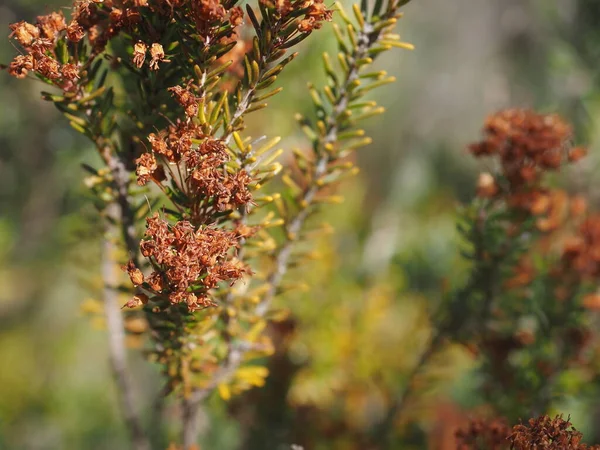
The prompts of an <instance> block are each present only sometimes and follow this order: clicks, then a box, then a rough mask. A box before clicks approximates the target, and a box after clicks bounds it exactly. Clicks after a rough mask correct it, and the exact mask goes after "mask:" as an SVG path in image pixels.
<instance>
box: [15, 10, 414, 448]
mask: <svg viewBox="0 0 600 450" xmlns="http://www.w3.org/2000/svg"><path fill="white" fill-rule="evenodd" d="M405 3H407V2H406V1H397V0H392V1H390V2H387V3H384V2H381V1H377V2H375V3H374V4H373V5H369V4H367V3H366V2H363V3H362V4H361V5H360V6H358V5H353V6H352V8H351V9H352V11H351V13H346V12H345V11H344V8H343V7H342V6H341V5H339V4H336V5H335V7H333V8H332V7H330V6H327V5H325V4H324V3H322V2H321V1H312V0H309V1H304V0H298V1H275V2H269V1H260V2H259V3H258V4H257V5H249V4H248V5H246V6H245V8H244V9H243V8H242V7H240V6H236V5H235V2H227V1H222V2H221V1H212V0H206V1H199V2H196V1H162V0H156V1H151V0H150V1H147V0H135V1H119V2H116V1H87V0H85V1H78V2H76V3H75V4H74V6H73V8H72V11H71V17H69V18H66V17H65V16H64V15H63V13H62V12H55V13H51V14H48V15H45V16H39V17H38V18H37V20H36V22H35V23H34V24H31V23H28V22H24V21H21V22H17V23H14V24H12V25H11V35H10V37H12V38H13V39H14V41H15V42H16V43H17V44H18V45H19V47H20V49H21V51H20V54H19V55H18V56H16V57H15V59H14V60H13V61H12V63H11V64H10V66H9V67H8V70H9V72H10V74H11V75H13V76H15V77H17V78H25V77H34V78H37V79H38V80H40V81H42V82H43V83H45V84H47V85H48V86H49V87H51V88H52V90H51V91H50V92H43V97H44V99H46V100H48V101H50V102H53V103H54V105H55V106H56V107H57V108H58V109H59V110H60V111H61V112H62V114H63V115H64V116H65V118H66V119H67V120H68V121H69V123H70V124H71V126H72V127H73V128H74V129H75V130H77V131H78V132H80V133H82V134H83V135H84V136H86V137H87V138H88V139H89V140H90V141H91V142H92V143H93V144H94V146H95V147H96V149H97V152H98V155H99V156H100V158H101V160H102V164H103V165H102V166H100V167H92V166H88V165H85V166H84V168H85V169H86V170H87V171H88V172H89V173H90V176H89V177H88V178H87V179H86V185H87V186H88V187H89V188H90V189H91V191H92V193H93V194H94V197H93V201H94V204H95V206H96V207H97V208H98V210H99V213H100V215H101V217H102V219H103V223H104V229H105V236H104V244H103V256H102V258H103V263H102V275H103V282H104V284H105V289H104V308H105V316H106V324H107V328H108V334H109V344H110V355H111V365H112V369H113V373H114V377H115V381H116V384H117V386H118V388H119V391H120V400H121V406H122V409H123V413H124V418H125V422H126V424H127V427H128V429H129V431H130V434H131V439H132V446H133V447H134V448H138V449H144V448H150V442H149V440H148V438H147V435H148V433H147V431H146V430H145V429H144V428H145V427H144V424H143V423H142V420H141V418H140V414H139V412H138V411H137V406H136V402H135V400H134V398H133V395H134V383H133V381H132V377H131V374H129V373H128V370H127V364H126V351H125V346H124V334H125V331H126V330H127V331H128V332H130V333H135V334H138V335H140V334H143V335H145V336H147V337H148V346H147V348H146V353H147V354H148V358H149V359H150V360H152V361H154V362H156V363H158V364H159V365H160V367H161V370H162V374H163V377H164V388H163V390H162V392H161V393H160V395H161V396H171V397H177V398H178V399H180V401H181V411H182V413H181V429H182V435H181V443H182V444H183V448H186V449H187V448H192V447H193V446H194V445H195V444H196V442H197V436H198V428H197V426H198V418H197V414H198V410H199V407H200V405H201V404H202V402H203V400H204V399H206V398H207V397H208V396H209V395H211V394H212V393H213V392H215V391H218V392H219V394H220V396H221V397H222V398H223V399H225V400H228V399H229V398H230V397H231V396H232V395H235V394H239V393H240V392H242V391H245V390H247V389H250V388H252V387H255V386H262V385H263V384H264V379H265V377H266V376H267V373H268V372H267V370H266V368H265V367H264V366H263V365H262V364H261V361H262V359H263V358H264V357H266V356H269V355H270V354H271V353H272V352H273V344H272V343H271V341H270V339H269V338H268V336H267V335H265V334H264V332H263V331H264V329H265V327H266V324H267V321H268V320H269V319H270V318H271V316H272V314H273V312H274V311H273V308H272V300H273V298H274V297H275V296H277V295H279V294H281V293H283V292H285V291H287V290H290V289H293V288H294V285H293V284H286V282H285V281H284V276H285V275H286V273H287V271H288V269H289V268H291V267H294V266H296V265H298V264H300V263H302V262H303V261H306V260H309V259H310V245H307V244H303V245H297V244H298V243H308V244H309V243H310V241H311V240H312V239H314V236H315V235H317V234H318V233H319V232H321V231H323V230H324V229H323V227H322V226H319V225H315V224H314V223H312V222H311V220H310V218H311V217H312V216H313V215H314V213H315V212H316V211H318V209H319V208H320V206H321V205H326V204H330V203H337V202H339V197H337V196H335V195H333V193H332V186H333V185H335V184H336V183H337V182H339V181H340V180H342V179H344V178H345V177H347V176H349V175H352V174H354V173H355V172H356V168H355V167H354V165H353V164H352V162H351V161H350V160H349V159H348V155H349V154H351V152H352V151H353V150H355V149H358V148H360V147H362V146H364V145H367V144H369V142H370V139H369V138H366V137H365V136H364V134H365V132H364V130H362V129H361V128H359V125H360V123H361V122H362V121H363V120H364V119H367V118H369V117H373V116H376V115H378V114H381V113H382V112H383V109H382V108H380V107H378V106H377V105H376V103H375V102H373V101H371V100H365V99H364V97H365V96H366V95H367V94H369V93H370V91H372V90H373V89H375V88H377V87H380V86H383V85H385V84H388V83H390V82H392V81H394V79H393V77H388V76H387V75H386V74H385V72H383V71H371V72H369V71H367V69H368V67H369V66H370V65H371V64H372V62H373V60H374V59H375V58H376V57H377V56H378V55H379V54H381V53H383V52H385V51H387V50H389V49H391V48H393V47H400V48H407V49H410V48H412V46H411V45H410V44H407V43H404V42H402V41H401V40H400V38H399V36H398V35H396V34H394V33H393V32H392V28H393V27H394V25H395V23H396V21H397V19H398V18H399V17H400V16H401V13H400V12H399V8H400V7H401V6H402V5H404V4H405ZM334 12H335V13H336V14H337V15H338V16H339V21H340V25H337V24H333V31H334V34H335V38H336V40H337V44H338V49H339V53H338V54H337V55H336V58H335V60H334V58H331V57H330V56H329V55H328V54H324V55H323V65H324V68H325V72H326V75H327V84H326V85H325V86H324V87H323V88H322V89H318V88H316V87H315V86H313V85H309V87H308V93H309V94H310V96H311V99H312V101H313V104H314V115H313V116H312V117H300V116H298V117H297V121H298V123H299V124H300V127H301V128H302V130H303V131H304V132H305V134H306V136H307V138H308V142H309V146H308V147H307V148H306V149H301V150H295V151H294V152H293V168H289V169H288V168H286V169H283V167H282V164H281V163H280V162H278V161H277V158H278V157H279V156H280V155H281V153H282V152H283V151H282V150H276V146H277V144H278V142H279V140H280V138H278V137H275V138H264V137H263V138H252V137H251V136H249V135H247V133H246V126H245V120H246V117H247V116H248V115H249V114H251V113H254V112H257V111H259V110H261V109H263V108H265V107H266V106H267V103H266V100H267V99H269V98H270V97H272V96H274V95H276V94H277V93H278V92H280V91H281V89H282V88H283V87H275V86H274V83H276V81H277V78H278V76H279V74H280V73H281V72H282V71H283V70H284V69H286V67H287V66H288V64H290V63H291V62H292V60H293V59H294V58H295V57H296V55H297V53H296V52H293V51H292V50H293V49H294V48H295V47H296V46H298V44H300V43H301V42H302V41H304V40H305V39H306V38H308V37H309V35H310V34H312V32H313V31H315V30H318V29H320V28H321V27H322V25H323V23H324V22H329V21H331V20H332V16H333V15H334ZM272 180H277V182H274V183H269V182H271V181H272ZM265 186H267V187H265ZM271 186H273V187H271ZM144 222H145V231H144V232H143V233H142V230H141V228H142V226H141V225H142V224H143V223H144ZM117 263H118V264H121V265H122V267H123V271H125V272H126V273H127V275H128V276H129V279H130V283H127V284H124V283H123V282H122V280H121V277H120V276H119V273H118V272H117V271H115V264H117ZM123 291H124V292H128V291H129V292H131V295H130V297H129V299H128V300H126V301H121V300H120V299H121V296H120V294H119V292H123ZM121 307H123V308H121Z"/></svg>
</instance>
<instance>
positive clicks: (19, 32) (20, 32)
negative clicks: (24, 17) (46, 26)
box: [9, 21, 40, 48]
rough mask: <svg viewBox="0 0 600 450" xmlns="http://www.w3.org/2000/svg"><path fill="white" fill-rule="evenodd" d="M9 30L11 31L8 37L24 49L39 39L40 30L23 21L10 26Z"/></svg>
mask: <svg viewBox="0 0 600 450" xmlns="http://www.w3.org/2000/svg"><path fill="white" fill-rule="evenodd" d="M9 28H10V29H11V31H12V32H11V33H10V35H9V37H14V38H15V39H16V40H17V41H18V42H19V44H21V45H22V46H23V47H26V48H27V47H29V46H30V45H31V44H32V43H33V41H34V40H35V39H37V38H39V37H40V29H39V28H38V27H36V26H35V25H32V24H30V23H27V22H24V21H21V22H17V23H13V24H10V26H9Z"/></svg>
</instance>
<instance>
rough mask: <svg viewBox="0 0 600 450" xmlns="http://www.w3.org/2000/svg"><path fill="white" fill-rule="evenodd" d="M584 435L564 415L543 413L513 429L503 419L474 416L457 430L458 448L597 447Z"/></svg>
mask: <svg viewBox="0 0 600 450" xmlns="http://www.w3.org/2000/svg"><path fill="white" fill-rule="evenodd" d="M582 438H583V435H582V434H581V433H580V432H579V431H577V430H576V429H575V428H574V427H573V425H572V424H571V422H570V421H569V420H568V419H567V420H564V419H563V417H562V416H556V417H555V418H554V419H551V418H550V417H548V416H540V417H538V418H536V419H529V421H528V422H527V424H519V425H515V426H514V427H513V428H512V429H511V428H510V427H509V426H508V425H507V422H506V420H505V419H504V418H495V419H492V420H483V419H475V420H472V421H471V422H470V424H469V425H468V426H467V427H465V428H464V429H460V430H458V431H457V432H456V439H457V447H456V448H457V450H478V449H485V450H509V449H510V450H531V449H540V450H542V449H543V450H598V449H600V446H598V445H593V446H588V445H587V444H584V443H582V442H581V441H582Z"/></svg>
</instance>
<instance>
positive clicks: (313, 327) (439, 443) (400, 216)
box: [0, 0, 600, 450]
mask: <svg viewBox="0 0 600 450" xmlns="http://www.w3.org/2000/svg"><path fill="white" fill-rule="evenodd" d="M61 5H63V3H62V2H61V1H57V0H51V1H42V0H20V1H16V0H8V1H4V2H2V3H0V29H1V30H4V34H3V36H4V38H2V39H0V62H1V63H8V62H9V61H10V59H11V57H12V56H14V55H15V54H16V49H15V48H13V47H12V45H11V44H10V43H9V41H8V39H7V38H6V37H7V36H8V34H9V30H8V24H9V23H11V22H15V21H18V20H30V21H33V20H34V19H35V16H36V15H39V14H46V13H49V12H51V11H53V10H55V9H57V8H58V7H60V6H61ZM599 23H600V2H599V1H597V0H562V1H559V0H537V1H536V0H502V1H471V0H453V1H446V0H429V1H425V0H413V2H412V3H411V4H409V5H408V6H407V7H406V8H405V18H404V19H402V20H401V22H400V25H399V27H398V29H399V33H400V34H401V35H402V37H403V39H404V40H406V41H409V42H412V43H414V44H415V46H416V51H414V52H406V51H397V52H390V53H388V54H386V55H385V58H386V59H382V60H381V61H379V62H378V66H379V67H380V68H383V69H385V70H387V71H388V72H389V73H390V74H393V75H395V76H396V77H397V78H398V81H397V83H396V84H394V85H391V86H388V87H386V88H384V89H382V90H381V91H380V92H379V97H378V100H379V101H380V103H381V104H383V105H384V106H385V107H386V108H387V113H386V114H385V115H384V116H383V117H382V118H378V119H376V120H374V121H372V122H371V123H370V124H369V132H370V133H371V135H372V136H373V138H374V144H373V145H371V146H370V147H368V148H365V149H363V150H361V151H360V154H359V155H358V159H359V166H360V168H361V174H360V175H359V177H357V178H355V179H354V180H353V181H352V182H351V183H348V184H347V185H346V186H345V187H344V189H345V194H346V202H345V203H344V204H343V205H340V206H336V207H335V208H329V211H328V213H327V214H326V217H324V219H327V220H328V221H329V222H330V223H331V224H332V225H333V226H334V227H335V228H336V229H337V230H338V231H337V233H336V234H334V235H333V236H329V237H328V238H326V239H324V240H323V241H321V242H320V243H319V248H320V250H321V253H322V254H323V255H324V258H322V259H321V260H320V261H319V262H317V263H315V265H314V266H312V267H307V268H305V269H303V270H302V271H301V272H300V273H299V274H298V275H297V277H299V278H302V279H303V280H304V281H305V282H306V283H308V284H309V285H310V286H311V291H310V292H308V293H306V294H295V295H292V296H290V297H288V298H285V299H282V301H281V305H283V304H286V305H287V306H288V307H289V308H290V309H291V311H292V312H293V314H294V317H295V322H294V332H293V333H291V334H290V333H287V334H286V336H287V337H286V339H289V343H288V344H287V345H288V347H289V358H288V360H287V362H286V363H285V364H284V363H282V364H279V365H278V364H274V366H273V369H274V370H273V375H272V379H271V382H270V384H269V387H268V390H267V391H265V392H267V394H264V393H260V392H257V393H253V394H251V395H250V396H249V397H247V399H248V401H250V400H253V401H255V402H256V404H257V405H258V406H256V407H255V408H249V407H248V406H247V405H244V404H241V405H240V404H234V405H233V406H231V407H230V413H232V414H234V417H235V419H232V418H227V416H228V414H227V412H226V410H225V408H224V407H223V406H222V404H221V403H220V402H219V401H218V400H217V399H213V401H211V402H209V404H208V407H207V408H206V413H205V414H204V419H203V429H204V432H203V448H207V449H211V450H212V449H215V450H228V449H235V448H252V449H277V448H289V445H290V444H292V443H294V441H295V439H300V437H302V438H303V439H305V441H304V442H310V446H308V445H307V450H308V449H312V448H315V449H329V448H340V449H346V448H348V449H351V448H357V447H355V446H354V445H355V444H356V441H355V439H354V438H353V435H352V433H351V432H347V431H346V432H344V433H341V434H340V433H337V434H336V431H335V430H336V427H339V426H340V424H343V427H345V428H344V430H357V431H356V432H357V433H359V434H360V432H361V430H365V429H368V427H369V426H370V424H371V423H372V422H373V421H376V420H377V418H378V414H381V411H382V406H381V405H382V403H385V397H386V395H388V394H389V395H391V393H392V392H394V391H395V388H397V387H398V386H401V385H402V384H403V383H404V382H405V377H406V374H407V373H408V371H409V369H410V367H411V365H412V364H413V363H414V361H415V359H416V358H417V355H418V351H419V347H420V345H422V344H423V342H424V341H425V340H426V338H427V335H428V333H429V329H428V327H429V326H428V318H427V315H428V313H427V311H428V310H430V309H431V307H432V305H433V304H434V303H435V301H436V299H437V297H439V293H440V292H441V290H442V287H443V285H444V283H445V281H444V280H445V279H450V280H456V279H460V277H461V273H463V271H461V269H462V268H463V267H464V266H463V263H462V262H461V261H460V258H459V256H458V251H457V245H456V243H457V236H456V234H455V228H454V226H455V225H454V222H455V208H456V206H457V204H458V203H460V202H461V201H468V199H469V198H471V196H472V195H473V185H474V180H475V176H476V174H477V171H478V168H477V166H476V164H475V163H474V162H473V161H472V160H471V159H470V157H469V156H468V155H467V154H466V152H465V146H466V144H467V143H468V142H470V141H473V140H475V139H476V138H477V136H478V130H479V129H480V127H481V124H482V122H483V119H484V117H485V116H486V115H487V114H488V113H490V112H493V111H494V110H496V109H499V108H502V107H507V106H531V107H536V108H539V109H541V110H542V111H555V112H559V113H561V114H562V115H563V116H565V117H567V118H569V119H570V120H571V121H573V122H574V123H575V124H576V129H577V133H578V137H579V138H580V139H581V140H582V141H584V142H586V143H588V144H589V145H590V147H591V148H592V150H593V149H594V147H595V143H596V141H597V132H596V130H597V129H598V127H597V125H596V122H597V120H596V116H597V112H598V109H599V106H600V104H599V100H600V97H599V95H600V90H598V71H597V69H596V65H597V61H598V60H599V58H598V56H600V31H597V30H598V29H600V28H598V27H597V25H598V24H599ZM329 33H330V30H328V29H326V30H323V31H322V32H320V33H319V34H318V35H315V36H314V39H312V40H310V39H309V41H308V42H309V44H308V45H307V46H305V47H304V51H305V53H304V56H302V57H301V58H299V60H298V61H296V62H295V63H293V64H292V65H291V66H290V67H289V70H288V73H287V75H286V76H285V77H284V82H285V83H286V88H285V90H284V93H282V94H281V95H280V96H279V97H278V98H276V99H275V100H274V101H273V102H272V108H270V109H269V111H270V112H267V113H266V115H262V116H261V118H260V121H255V122H253V123H252V128H253V131H254V132H255V134H257V135H258V134H268V135H282V136H284V141H283V145H284V146H285V147H286V148H293V147H294V146H298V145H302V142H303V141H302V138H301V136H300V135H299V133H298V130H297V129H296V128H295V125H294V122H293V119H292V118H293V114H294V112H296V111H298V110H300V111H304V110H306V111H308V108H309V104H308V103H307V101H306V99H307V96H306V91H305V82H306V80H307V79H317V80H322V79H323V77H322V75H321V73H320V72H319V70H320V66H319V55H320V52H321V51H322V50H324V49H325V48H329V47H332V46H333V42H332V39H331V36H330V34H329ZM0 34H2V33H0ZM41 89H43V85H42V84H41V83H38V82H35V81H32V80H15V79H11V78H10V77H9V76H8V74H7V73H6V72H5V71H3V72H0V211H1V215H0V449H11V450H13V449H40V450H42V449H125V448H127V443H126V442H127V440H126V433H125V430H124V429H123V426H122V422H121V417H120V413H119V411H118V409H117V406H116V400H115V390H114V387H113V385H112V382H111V377H110V373H109V370H108V365H107V362H106V360H107V352H106V340H105V335H104V332H103V328H102V325H103V324H102V319H101V314H99V313H98V311H97V308H98V303H97V302H95V301H94V300H97V299H98V298H99V295H100V280H99V278H98V276H97V269H98V264H97V260H98V253H99V249H98V246H99V241H98V230H97V229H96V227H95V222H96V220H97V219H96V213H95V211H94V209H93V208H92V207H91V206H90V204H89V202H88V199H87V197H86V195H87V194H86V189H85V187H84V186H83V183H82V180H83V178H84V173H83V171H82V170H81V169H80V166H79V165H80V163H81V162H83V161H86V162H92V163H93V162H96V160H95V159H94V154H93V151H91V149H90V147H89V145H88V144H87V142H85V141H84V139H83V138H82V137H81V136H79V135H77V134H76V133H75V132H73V131H72V130H71V129H70V128H69V127H68V125H67V124H66V122H65V121H63V120H62V119H61V117H60V116H59V114H58V112H57V111H55V110H54V108H53V106H52V105H50V104H47V103H44V102H43V101H42V100H41V98H40V95H39V91H40V90H41ZM596 165H597V157H595V156H594V152H593V151H592V157H591V158H589V160H588V161H587V162H586V163H585V164H584V165H583V166H582V168H581V169H580V170H579V171H578V172H577V173H575V174H570V176H574V177H576V183H577V184H579V186H580V187H581V188H582V189H583V190H584V191H585V192H586V193H588V194H590V195H591V196H592V198H595V199H597V198H598V196H599V192H598V189H597V188H596V187H594V185H593V184H592V183H590V180H591V175H592V174H593V173H595V172H596V170H595V169H596ZM134 344H135V343H134ZM132 363H133V367H134V372H135V379H136V387H137V394H138V396H139V397H140V398H141V402H142V408H143V410H144V417H145V420H147V421H150V420H151V417H152V402H153V400H154V393H155V392H156V391H157V390H158V387H159V382H158V378H157V374H156V370H155V368H153V367H151V366H150V365H148V364H146V363H145V362H143V361H142V360H141V358H139V357H138V359H136V357H135V356H133V358H132ZM286 364H287V365H286ZM290 364H291V365H293V366H294V369H293V370H291V369H290V368H289V365H290ZM470 364H471V363H470V360H469V357H468V355H467V354H466V353H465V352H461V351H460V350H458V349H457V350H456V351H449V352H447V353H446V354H444V355H442V357H440V358H439V361H438V360H436V364H435V365H434V367H433V369H431V370H430V372H428V376H427V378H426V381H427V382H430V383H431V388H430V389H428V390H427V391H426V395H424V396H423V398H421V399H419V401H415V402H414V404H411V415H412V417H414V418H416V424H417V425H415V426H414V429H413V428H410V429H409V434H410V433H412V435H414V439H413V441H411V440H410V439H409V440H407V441H406V442H407V444H406V446H405V447H403V448H426V447H427V446H429V448H440V449H441V448H447V449H450V448H452V446H451V445H449V444H448V442H450V441H448V439H450V438H448V437H445V435H444V429H443V423H444V421H445V420H446V421H450V420H451V419H449V418H448V417H450V416H456V415H457V414H458V413H457V412H456V410H457V408H459V407H460V408H465V409H466V408H469V407H471V406H473V405H477V403H478V400H477V399H476V398H473V395H472V392H471V391H470V389H469V384H470V382H469V367H470ZM278 370H279V372H278ZM277 377H280V378H277ZM278 381H281V383H279V384H281V385H278ZM457 405H458V406H457ZM588 406H589V405H585V404H581V402H575V401H574V402H573V403H572V404H570V405H569V411H570V412H571V414H572V416H573V418H574V419H576V420H575V421H576V422H578V424H579V425H580V426H581V427H583V428H584V429H585V428H586V427H588V428H589V429H590V433H593V431H592V428H593V427H590V426H589V425H590V423H591V420H593V418H590V417H589V415H587V414H586V411H588V409H587V408H588ZM448 411H450V412H448ZM317 412H318V413H317ZM175 414H176V410H175V409H174V407H173V408H171V409H168V410H167V417H173V418H172V419H171V422H172V423H170V424H169V423H168V424H167V426H166V427H165V428H164V430H163V431H162V432H161V436H159V437H157V438H156V442H158V443H159V445H162V446H163V448H166V446H167V445H168V440H169V436H171V435H173V434H174V433H176V431H177V430H176V418H175V416H174V415H175ZM444 414H446V416H444ZM315 415H316V416H318V417H319V423H318V424H317V425H318V426H317V425H315V423H314V420H312V421H311V416H315ZM448 415H449V416H448ZM444 417H445V419H444ZM301 427H302V428H301ZM306 434H310V435H311V437H310V439H309V440H308V441H307V440H306ZM597 434H598V436H600V433H597ZM598 436H596V437H598ZM591 437H593V434H592V436H591ZM299 441H300V440H298V442H299ZM410 442H412V447H410V444H409V443H410ZM163 444H164V445H163Z"/></svg>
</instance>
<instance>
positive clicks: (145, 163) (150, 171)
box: [135, 153, 158, 186]
mask: <svg viewBox="0 0 600 450" xmlns="http://www.w3.org/2000/svg"><path fill="white" fill-rule="evenodd" d="M135 163H136V165H137V167H136V171H135V173H136V175H137V178H138V180H137V182H138V184H139V185H140V186H144V185H145V184H146V183H147V182H148V181H149V180H150V179H151V178H152V176H153V175H154V173H155V172H156V171H157V169H158V163H157V162H156V158H155V157H154V155H153V154H152V153H144V154H142V155H141V156H140V157H139V158H138V159H136V161H135Z"/></svg>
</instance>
